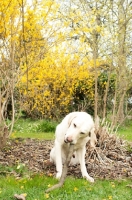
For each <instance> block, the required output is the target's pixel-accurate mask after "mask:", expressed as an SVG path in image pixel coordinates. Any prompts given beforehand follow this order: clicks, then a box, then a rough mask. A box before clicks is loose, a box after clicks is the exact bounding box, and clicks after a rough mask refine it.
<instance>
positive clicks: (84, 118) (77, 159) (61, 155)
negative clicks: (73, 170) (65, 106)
mask: <svg viewBox="0 0 132 200" xmlns="http://www.w3.org/2000/svg"><path fill="white" fill-rule="evenodd" d="M94 131H95V125H94V121H93V119H92V117H91V116H90V115H89V114H87V113H86V112H72V113H70V114H68V115H66V117H65V118H64V119H63V120H62V122H61V123H60V124H59V125H57V127H56V131H55V143H54V147H53V148H52V150H51V152H50V162H52V163H54V164H55V165H56V170H57V174H56V178H57V179H60V177H61V175H62V168H63V163H64V162H65V160H66V152H68V149H69V145H74V154H73V155H74V156H73V157H72V158H71V161H70V165H75V164H78V163H79V164H80V168H81V173H82V176H83V177H84V178H86V179H87V180H88V181H90V182H94V179H93V178H92V177H90V176H89V174H88V172H87V170H86V165H85V153H86V143H87V142H88V141H90V144H91V146H92V147H95V143H96V141H97V140H96V135H95V133H94Z"/></svg>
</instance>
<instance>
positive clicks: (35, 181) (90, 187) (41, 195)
mask: <svg viewBox="0 0 132 200" xmlns="http://www.w3.org/2000/svg"><path fill="white" fill-rule="evenodd" d="M52 125H53V126H52ZM52 125H51V123H50V122H46V123H45V122H43V121H33V120H30V119H27V120H25V119H21V120H19V121H18V122H17V123H16V124H15V127H14V130H13V134H12V135H11V138H17V137H22V138H38V139H46V140H49V139H50V140H51V139H54V129H55V126H56V123H53V124H52ZM131 125H132V123H129V124H127V125H125V126H123V127H121V128H120V129H119V132H118V134H120V135H121V136H123V135H125V138H126V139H129V140H132V126H131ZM45 127H46V129H45ZM9 168H10V167H9ZM17 170H18V169H15V168H13V169H12V168H10V169H8V170H6V168H4V169H3V168H1V167H0V199H1V200H13V199H14V197H13V196H14V194H22V193H24V194H25V196H26V200H44V199H56V200H62V199H63V200H78V199H82V200H87V199H89V200H124V199H125V200H131V199H132V180H130V179H124V180H99V179H96V177H95V183H89V182H87V181H86V180H84V179H75V178H73V177H67V178H66V181H65V183H64V186H63V187H62V188H59V189H56V190H54V191H52V192H50V193H48V194H47V193H45V190H46V189H47V188H49V187H51V186H52V185H54V184H55V183H57V180H56V179H55V178H54V177H52V176H51V177H48V176H45V175H44V174H31V172H29V171H28V170H26V171H25V169H24V168H22V170H23V173H22V176H21V177H20V178H19V179H18V178H17V177H15V176H13V175H12V172H14V171H17ZM19 170H20V169H19ZM7 171H8V172H7ZM9 172H11V173H9Z"/></svg>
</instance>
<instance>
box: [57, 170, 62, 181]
mask: <svg viewBox="0 0 132 200" xmlns="http://www.w3.org/2000/svg"><path fill="white" fill-rule="evenodd" d="M60 178H61V172H57V174H56V179H58V180H59V179H60Z"/></svg>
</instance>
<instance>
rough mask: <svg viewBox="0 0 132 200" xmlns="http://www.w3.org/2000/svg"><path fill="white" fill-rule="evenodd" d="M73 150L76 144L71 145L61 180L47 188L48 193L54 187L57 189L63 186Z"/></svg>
mask: <svg viewBox="0 0 132 200" xmlns="http://www.w3.org/2000/svg"><path fill="white" fill-rule="evenodd" d="M73 150H74V145H70V147H69V151H68V153H67V158H66V161H65V163H64V166H63V171H62V175H61V178H60V181H59V183H58V184H56V185H53V186H52V187H51V188H49V189H47V190H46V193H48V192H50V191H52V190H54V189H57V188H59V187H62V185H63V184H64V181H65V178H66V175H67V170H68V165H69V163H70V160H71V157H72V155H73Z"/></svg>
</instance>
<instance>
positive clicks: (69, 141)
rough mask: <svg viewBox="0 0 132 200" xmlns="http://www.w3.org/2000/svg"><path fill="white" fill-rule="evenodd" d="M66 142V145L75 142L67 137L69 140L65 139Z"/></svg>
mask: <svg viewBox="0 0 132 200" xmlns="http://www.w3.org/2000/svg"><path fill="white" fill-rule="evenodd" d="M65 142H66V143H67V142H69V143H71V142H73V139H72V137H67V138H66V139H65Z"/></svg>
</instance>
